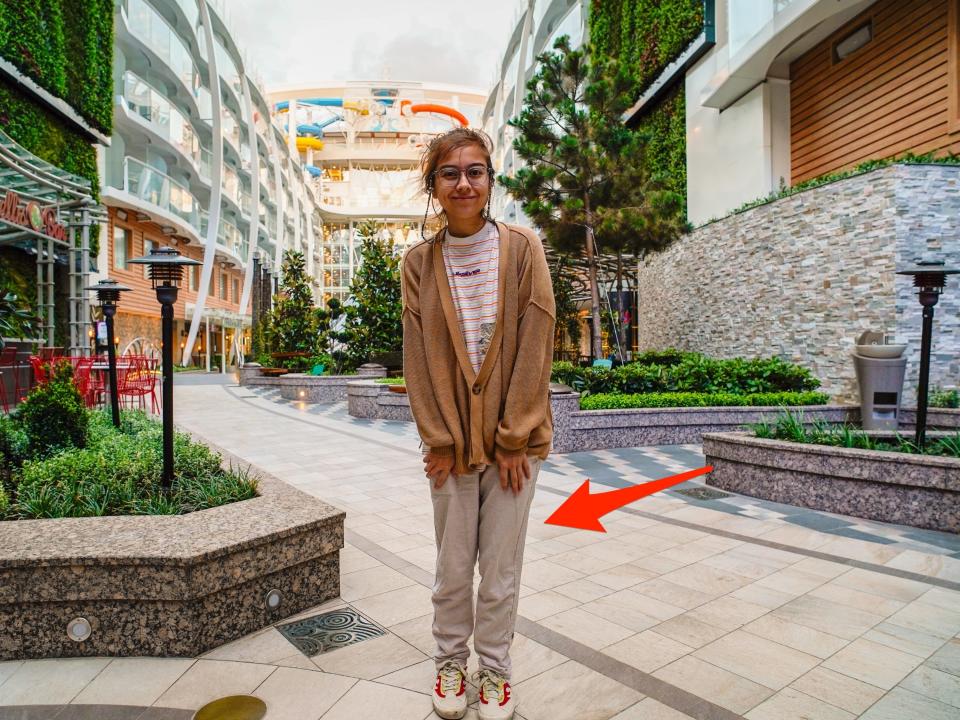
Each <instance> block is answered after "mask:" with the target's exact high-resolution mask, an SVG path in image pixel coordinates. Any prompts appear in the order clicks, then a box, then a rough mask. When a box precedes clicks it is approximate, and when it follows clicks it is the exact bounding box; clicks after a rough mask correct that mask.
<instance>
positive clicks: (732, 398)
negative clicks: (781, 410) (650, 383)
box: [580, 392, 830, 410]
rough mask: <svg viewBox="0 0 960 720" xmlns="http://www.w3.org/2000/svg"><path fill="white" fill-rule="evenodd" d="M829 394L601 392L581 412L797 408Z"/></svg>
mask: <svg viewBox="0 0 960 720" xmlns="http://www.w3.org/2000/svg"><path fill="white" fill-rule="evenodd" d="M829 399H830V398H829V396H828V395H827V394H826V393H819V392H772V393H750V394H747V395H738V394H736V393H696V392H667V393H635V394H631V395H623V394H619V393H614V394H611V393H600V394H598V395H587V396H586V397H584V398H581V400H580V409H581V410H625V409H629V408H672V407H794V406H797V405H825V404H826V403H827V401H828V400H829Z"/></svg>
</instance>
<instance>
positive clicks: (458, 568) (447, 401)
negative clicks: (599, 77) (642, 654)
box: [403, 128, 555, 720]
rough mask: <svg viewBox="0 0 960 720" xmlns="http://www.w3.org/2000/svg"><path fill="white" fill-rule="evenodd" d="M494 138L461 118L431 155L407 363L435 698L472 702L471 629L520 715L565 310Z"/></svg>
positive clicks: (440, 708)
mask: <svg viewBox="0 0 960 720" xmlns="http://www.w3.org/2000/svg"><path fill="white" fill-rule="evenodd" d="M490 150H491V143H490V140H489V138H488V137H487V136H486V135H485V134H484V133H482V132H479V131H476V130H472V129H468V128H458V129H456V130H451V131H450V132H448V133H446V134H444V135H441V136H439V137H437V138H436V139H435V140H433V142H431V143H430V145H429V146H428V148H427V150H426V152H425V154H424V158H423V163H422V177H423V185H424V190H425V191H426V193H427V195H428V196H429V203H430V205H431V206H432V205H433V203H434V201H436V202H437V203H439V205H440V207H441V208H442V212H440V213H439V216H440V219H441V221H442V223H443V228H442V229H441V230H440V231H439V232H438V233H437V234H436V235H435V236H434V237H433V238H431V239H430V240H425V241H424V242H421V243H418V244H417V245H414V246H413V247H411V248H410V249H409V250H408V251H407V254H406V256H405V257H404V261H403V355H404V357H403V367H404V378H405V380H406V385H407V393H408V395H409V398H410V407H411V409H412V411H413V416H414V419H415V420H416V423H417V429H418V430H419V432H420V437H421V438H422V440H423V444H424V471H425V473H426V475H427V477H428V478H429V480H430V488H431V496H432V499H433V510H434V527H435V531H436V540H437V568H436V581H435V583H434V587H433V607H434V620H433V635H434V639H435V640H436V643H437V648H436V652H435V660H436V665H437V676H436V682H435V685H434V690H433V705H434V709H435V710H436V712H437V714H438V715H440V717H443V718H461V717H463V716H464V714H465V713H466V709H467V694H466V687H467V672H466V667H467V657H468V656H469V652H470V651H469V648H468V647H467V641H468V639H469V637H470V635H471V634H472V635H473V646H474V650H475V651H476V653H477V656H478V662H479V671H478V672H477V673H476V675H475V681H476V685H477V689H478V693H479V703H478V711H479V715H480V718H481V720H509V718H512V717H513V712H514V707H515V704H516V700H515V699H514V696H513V691H512V689H511V687H510V644H511V642H512V640H513V629H514V623H515V620H516V614H517V601H518V592H519V589H520V571H521V567H522V564H523V547H524V540H525V537H526V529H527V517H528V515H529V511H530V502H531V500H532V499H533V490H534V484H535V482H536V478H537V474H538V472H539V470H540V464H541V462H542V461H543V460H544V459H545V458H546V457H547V454H548V452H549V450H550V443H551V440H552V437H553V426H552V418H551V415H550V401H549V382H550V366H551V360H552V356H553V328H554V316H555V310H554V299H553V290H552V287H551V282H550V273H549V270H548V268H547V262H546V258H545V256H544V252H543V246H542V244H541V242H540V238H539V237H538V236H537V234H536V233H535V232H533V231H532V230H530V229H529V228H523V227H517V226H513V225H507V224H505V223H500V222H494V221H493V220H492V219H491V217H490V199H491V193H492V191H493V183H494V172H493V165H492V163H491V160H490ZM478 560H479V566H480V578H481V579H480V586H479V588H478V591H477V595H476V610H474V595H473V574H474V566H475V565H476V564H477V562H478Z"/></svg>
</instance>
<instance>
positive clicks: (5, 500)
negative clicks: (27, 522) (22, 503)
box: [0, 485, 10, 520]
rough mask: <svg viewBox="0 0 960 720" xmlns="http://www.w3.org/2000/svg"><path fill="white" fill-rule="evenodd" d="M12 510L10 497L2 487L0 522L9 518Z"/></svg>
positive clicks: (0, 490)
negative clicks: (8, 513) (8, 514)
mask: <svg viewBox="0 0 960 720" xmlns="http://www.w3.org/2000/svg"><path fill="white" fill-rule="evenodd" d="M9 509H10V497H9V496H8V495H7V491H6V490H5V489H4V488H3V486H2V485H0V520H3V518H5V517H6V516H7V512H8V511H9Z"/></svg>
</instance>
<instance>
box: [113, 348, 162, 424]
mask: <svg viewBox="0 0 960 720" xmlns="http://www.w3.org/2000/svg"><path fill="white" fill-rule="evenodd" d="M123 359H124V360H129V361H130V365H129V367H127V368H125V370H124V372H123V382H122V383H121V382H120V380H119V377H118V381H117V384H118V386H119V387H118V394H119V396H120V400H121V402H124V401H129V407H131V408H132V407H133V401H134V398H136V399H137V404H138V406H139V407H140V409H141V410H146V409H147V408H146V399H147V396H149V397H150V407H151V410H152V412H153V413H154V414H159V413H160V401H159V399H158V398H157V362H158V361H157V359H156V358H147V357H143V356H133V355H125V356H124V358H123ZM118 375H119V370H118ZM125 404H126V403H125Z"/></svg>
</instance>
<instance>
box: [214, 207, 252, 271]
mask: <svg viewBox="0 0 960 720" xmlns="http://www.w3.org/2000/svg"><path fill="white" fill-rule="evenodd" d="M217 242H219V243H220V244H221V245H223V246H224V247H225V248H227V250H229V251H230V252H232V253H233V254H234V255H236V256H237V257H239V258H240V259H241V260H243V261H246V259H247V250H248V248H249V244H248V243H247V239H246V237H245V236H244V234H243V233H241V232H240V230H239V228H237V226H236V225H234V224H233V223H232V222H230V221H229V220H224V219H223V218H221V219H220V229H219V232H218V233H217Z"/></svg>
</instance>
